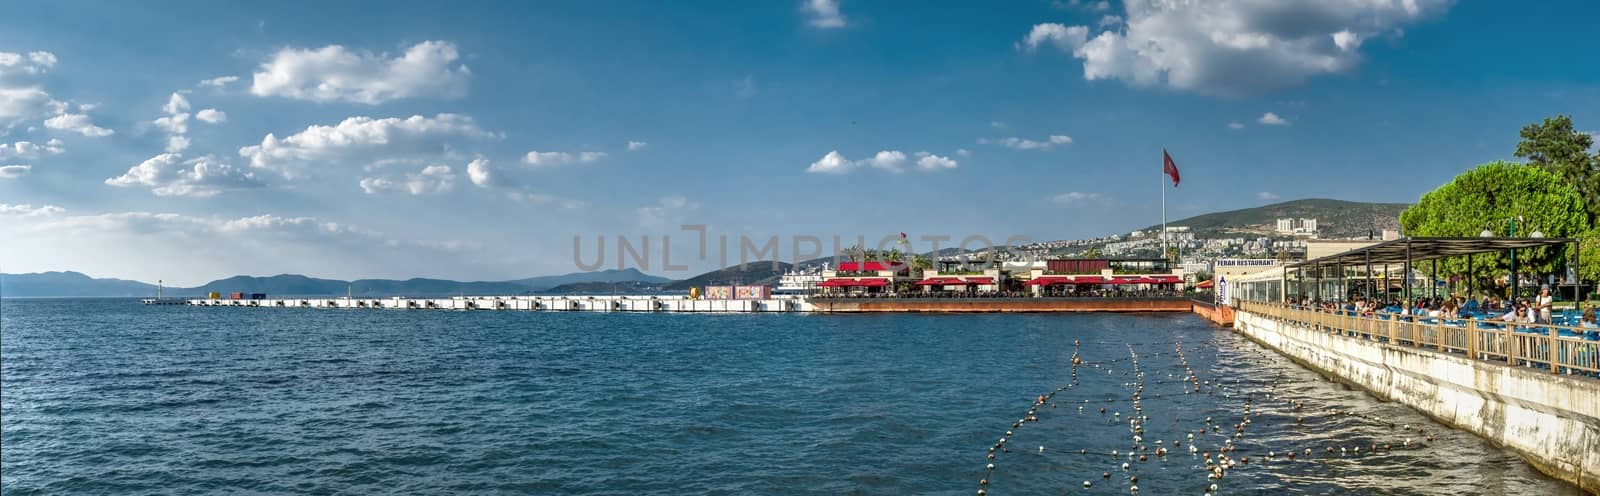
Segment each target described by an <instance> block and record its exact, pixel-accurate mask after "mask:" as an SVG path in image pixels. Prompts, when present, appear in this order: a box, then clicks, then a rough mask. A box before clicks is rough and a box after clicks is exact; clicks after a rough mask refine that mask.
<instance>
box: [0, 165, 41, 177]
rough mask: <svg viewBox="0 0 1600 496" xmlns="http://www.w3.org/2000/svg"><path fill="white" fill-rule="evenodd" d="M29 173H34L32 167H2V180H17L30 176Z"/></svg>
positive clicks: (0, 171)
mask: <svg viewBox="0 0 1600 496" xmlns="http://www.w3.org/2000/svg"><path fill="white" fill-rule="evenodd" d="M29 172H33V166H31V165H21V164H12V165H0V179H16V178H19V177H22V176H26V175H28V173H29Z"/></svg>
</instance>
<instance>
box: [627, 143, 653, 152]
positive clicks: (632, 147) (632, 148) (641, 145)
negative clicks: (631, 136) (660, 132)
mask: <svg viewBox="0 0 1600 496" xmlns="http://www.w3.org/2000/svg"><path fill="white" fill-rule="evenodd" d="M647 146H650V144H649V143H645V142H643V141H629V142H628V151H630V152H636V151H639V150H643V149H644V148H645V147H647Z"/></svg>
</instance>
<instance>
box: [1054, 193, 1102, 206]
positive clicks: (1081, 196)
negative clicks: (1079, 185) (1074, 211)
mask: <svg viewBox="0 0 1600 496" xmlns="http://www.w3.org/2000/svg"><path fill="white" fill-rule="evenodd" d="M1100 198H1101V196H1100V193H1087V192H1083V191H1069V192H1066V193H1062V194H1059V195H1056V196H1053V197H1051V198H1050V201H1052V202H1055V203H1058V204H1062V205H1078V204H1083V203H1086V202H1091V201H1096V200H1099V199H1100Z"/></svg>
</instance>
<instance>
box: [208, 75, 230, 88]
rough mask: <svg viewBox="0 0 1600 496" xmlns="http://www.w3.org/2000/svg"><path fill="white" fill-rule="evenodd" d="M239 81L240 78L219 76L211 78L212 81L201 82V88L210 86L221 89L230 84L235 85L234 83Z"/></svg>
mask: <svg viewBox="0 0 1600 496" xmlns="http://www.w3.org/2000/svg"><path fill="white" fill-rule="evenodd" d="M238 80H239V76H218V77H214V78H211V79H206V80H203V81H200V86H210V87H213V88H221V87H224V86H227V85H228V84H230V83H233V82H234V81H238Z"/></svg>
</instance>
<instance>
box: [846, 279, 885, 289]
mask: <svg viewBox="0 0 1600 496" xmlns="http://www.w3.org/2000/svg"><path fill="white" fill-rule="evenodd" d="M888 285H889V280H888V279H856V282H855V284H852V285H851V286H860V287H863V288H881V287H884V286H888Z"/></svg>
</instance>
